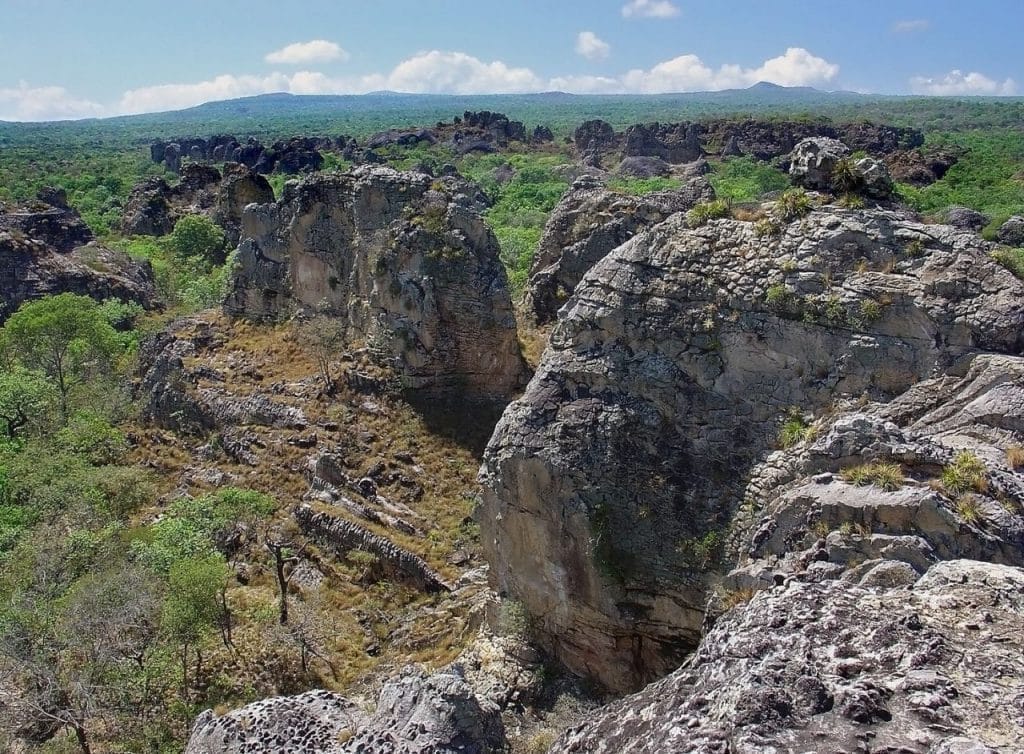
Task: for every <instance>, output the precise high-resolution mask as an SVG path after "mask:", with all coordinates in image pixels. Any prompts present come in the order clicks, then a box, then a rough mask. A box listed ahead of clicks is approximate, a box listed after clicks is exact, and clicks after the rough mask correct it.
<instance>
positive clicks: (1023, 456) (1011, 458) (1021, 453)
mask: <svg viewBox="0 0 1024 754" xmlns="http://www.w3.org/2000/svg"><path fill="white" fill-rule="evenodd" d="M1006 463H1007V464H1009V466H1010V468H1011V469H1013V470H1014V471H1016V470H1017V469H1024V447H1021V446H1020V445H1011V446H1010V447H1008V448H1007V449H1006Z"/></svg>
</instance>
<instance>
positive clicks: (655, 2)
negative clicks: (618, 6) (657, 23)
mask: <svg viewBox="0 0 1024 754" xmlns="http://www.w3.org/2000/svg"><path fill="white" fill-rule="evenodd" d="M622 15H623V16H625V17H626V18H672V17H673V16H678V15H679V8H677V7H676V6H675V5H674V4H673V3H670V2H669V0H629V2H628V3H626V4H625V5H623V6H622Z"/></svg>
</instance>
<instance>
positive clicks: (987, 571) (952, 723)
mask: <svg viewBox="0 0 1024 754" xmlns="http://www.w3.org/2000/svg"><path fill="white" fill-rule="evenodd" d="M915 581H916V583H914V582H915ZM1022 637H1024V571H1022V570H1021V569H1019V568H1010V567H1007V566H1000V565H992V564H987V563H978V562H973V561H965V560H957V561H949V562H944V563H940V564H937V565H935V566H932V567H931V569H930V570H929V571H928V572H927V574H925V576H923V577H922V578H920V579H919V580H918V579H917V577H916V574H915V576H914V578H913V579H911V580H910V582H909V583H907V584H905V585H902V586H899V587H897V588H885V587H881V588H879V587H877V586H865V585H856V584H853V583H849V582H846V581H830V582H825V583H820V584H816V583H800V582H791V583H788V584H787V585H785V586H780V587H777V588H774V589H771V590H768V591H764V592H761V593H759V594H758V595H757V596H755V597H754V598H753V600H752V601H751V602H749V603H748V604H746V605H743V606H741V607H738V608H736V609H734V610H732V611H731V612H730V613H728V614H727V615H726V616H725V617H724V618H722V619H721V620H719V622H718V623H716V624H715V626H714V628H712V629H711V631H710V632H709V633H708V635H707V636H706V637H705V638H704V639H703V641H702V642H701V645H700V648H699V649H698V650H697V652H696V654H695V655H694V657H693V658H692V660H691V661H689V662H688V663H687V664H686V665H684V666H683V667H682V668H680V669H679V670H678V671H676V672H675V673H673V674H672V675H670V676H669V677H667V678H665V679H664V680H662V681H659V682H658V683H655V684H652V685H651V686H650V687H648V688H646V689H644V690H643V691H642V692H640V693H638V694H636V695H634V696H630V697H627V698H625V699H623V700H621V701H619V702H616V703H615V704H612V705H610V706H609V707H606V708H604V709H603V710H599V711H598V712H597V713H596V714H595V715H593V716H592V717H591V718H590V719H588V720H587V721H586V723H585V724H583V725H581V726H579V727H578V728H576V729H574V730H570V731H568V732H567V733H566V734H565V735H563V737H562V738H561V740H559V741H558V742H557V743H556V744H555V745H554V746H553V747H552V748H551V751H552V752H591V753H592V754H599V753H601V752H607V754H612V753H613V752H614V754H620V753H622V754H626V753H627V752H635V753H636V754H640V753H641V752H653V751H673V752H692V753H693V754H697V753H700V754H711V753H712V752H726V751H728V752H735V753H736V754H754V753H755V752H765V751H830V752H850V754H852V753H853V752H862V751H867V750H870V751H873V752H883V751H884V752H906V753H907V754H937V753H938V752H979V753H980V752H995V751H1005V752H1013V751H1018V750H1019V749H1018V748H1017V747H1018V746H1019V744H1020V741H1021V740H1022V737H1024V713H1022V703H1024V660H1022V657H1024V641H1022Z"/></svg>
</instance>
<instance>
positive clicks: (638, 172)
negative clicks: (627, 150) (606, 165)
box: [615, 157, 671, 178]
mask: <svg viewBox="0 0 1024 754" xmlns="http://www.w3.org/2000/svg"><path fill="white" fill-rule="evenodd" d="M615 172H616V173H618V174H619V175H624V176H629V177H630V178H663V177H665V176H667V175H668V174H669V173H670V172H671V168H670V167H669V164H668V163H667V162H665V161H664V160H663V159H661V158H660V157H626V158H625V159H624V160H623V161H622V162H620V163H619V167H618V168H617V169H616V171H615Z"/></svg>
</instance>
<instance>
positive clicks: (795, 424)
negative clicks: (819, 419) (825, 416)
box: [778, 408, 815, 450]
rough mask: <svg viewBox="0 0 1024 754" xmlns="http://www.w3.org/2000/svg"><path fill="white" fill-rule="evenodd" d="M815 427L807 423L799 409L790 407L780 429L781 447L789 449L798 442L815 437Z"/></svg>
mask: <svg viewBox="0 0 1024 754" xmlns="http://www.w3.org/2000/svg"><path fill="white" fill-rule="evenodd" d="M814 435H815V430H814V427H813V426H811V425H810V424H808V423H807V420H806V419H804V416H803V414H802V413H801V412H800V411H799V409H795V408H793V409H790V410H789V412H788V413H787V414H786V420H785V421H784V422H783V423H782V428H781V429H780V430H779V437H778V440H779V447H780V448H782V449H783V450H788V449H789V448H792V447H793V446H794V445H797V444H798V443H801V442H804V441H805V440H811V439H813V438H814Z"/></svg>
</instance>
